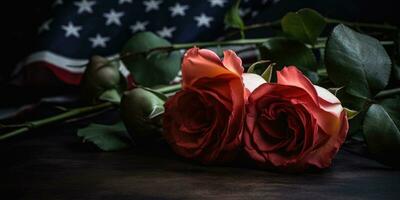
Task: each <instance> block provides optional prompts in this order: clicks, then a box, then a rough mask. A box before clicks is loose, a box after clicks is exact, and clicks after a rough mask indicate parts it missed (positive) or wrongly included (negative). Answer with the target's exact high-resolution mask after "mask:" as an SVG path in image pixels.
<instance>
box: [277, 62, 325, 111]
mask: <svg viewBox="0 0 400 200" xmlns="http://www.w3.org/2000/svg"><path fill="white" fill-rule="evenodd" d="M276 73H277V78H278V81H277V82H278V84H280V85H290V86H295V87H299V88H302V89H303V90H305V91H306V92H307V93H308V94H309V95H310V96H311V98H312V99H313V100H314V102H315V103H316V104H318V94H317V92H316V91H315V88H314V85H313V84H312V83H311V81H310V80H309V79H308V78H307V77H305V76H304V75H303V73H301V71H299V70H298V69H297V68H296V67H295V66H289V67H284V68H283V69H282V70H281V71H277V72H276Z"/></svg>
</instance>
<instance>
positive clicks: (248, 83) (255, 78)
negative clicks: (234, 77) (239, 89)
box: [242, 73, 267, 93]
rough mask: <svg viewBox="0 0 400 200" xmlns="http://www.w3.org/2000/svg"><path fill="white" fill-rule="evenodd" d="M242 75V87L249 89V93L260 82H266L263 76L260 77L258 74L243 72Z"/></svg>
mask: <svg viewBox="0 0 400 200" xmlns="http://www.w3.org/2000/svg"><path fill="white" fill-rule="evenodd" d="M242 77H243V84H244V87H245V88H247V89H248V90H249V91H250V93H251V92H253V91H254V90H255V89H256V88H258V86H260V85H261V84H263V83H266V82H267V81H265V80H264V78H263V77H261V76H260V75H258V74H253V73H244V74H243V75H242Z"/></svg>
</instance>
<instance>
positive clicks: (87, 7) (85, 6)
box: [74, 0, 96, 14]
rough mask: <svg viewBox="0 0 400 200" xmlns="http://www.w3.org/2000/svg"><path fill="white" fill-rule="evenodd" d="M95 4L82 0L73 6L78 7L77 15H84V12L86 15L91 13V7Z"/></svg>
mask: <svg viewBox="0 0 400 200" xmlns="http://www.w3.org/2000/svg"><path fill="white" fill-rule="evenodd" d="M94 4H96V2H94V1H87V0H82V1H81V2H74V5H75V6H78V14H81V13H84V12H85V11H86V12H88V13H93V10H92V6H94Z"/></svg>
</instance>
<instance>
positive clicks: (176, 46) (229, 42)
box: [170, 38, 269, 50]
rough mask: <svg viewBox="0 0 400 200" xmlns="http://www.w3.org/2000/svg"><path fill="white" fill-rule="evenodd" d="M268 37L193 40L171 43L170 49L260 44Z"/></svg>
mask: <svg viewBox="0 0 400 200" xmlns="http://www.w3.org/2000/svg"><path fill="white" fill-rule="evenodd" d="M268 39H269V38H256V39H239V40H227V41H212V42H194V43H183V44H173V45H172V46H171V47H170V49H172V50H179V49H189V48H192V47H193V46H197V47H211V46H227V45H244V44H261V43H264V42H266V41H268Z"/></svg>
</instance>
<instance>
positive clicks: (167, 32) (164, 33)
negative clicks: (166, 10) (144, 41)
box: [157, 26, 176, 38]
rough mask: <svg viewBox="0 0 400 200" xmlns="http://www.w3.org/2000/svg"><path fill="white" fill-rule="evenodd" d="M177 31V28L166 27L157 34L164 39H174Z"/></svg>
mask: <svg viewBox="0 0 400 200" xmlns="http://www.w3.org/2000/svg"><path fill="white" fill-rule="evenodd" d="M175 30H176V28H175V27H170V28H168V27H166V26H164V27H163V29H162V30H159V31H157V34H158V35H159V36H161V37H163V38H171V37H172V32H174V31H175Z"/></svg>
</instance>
